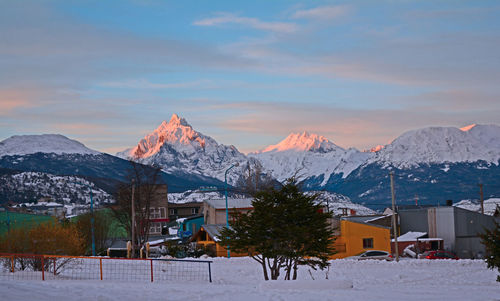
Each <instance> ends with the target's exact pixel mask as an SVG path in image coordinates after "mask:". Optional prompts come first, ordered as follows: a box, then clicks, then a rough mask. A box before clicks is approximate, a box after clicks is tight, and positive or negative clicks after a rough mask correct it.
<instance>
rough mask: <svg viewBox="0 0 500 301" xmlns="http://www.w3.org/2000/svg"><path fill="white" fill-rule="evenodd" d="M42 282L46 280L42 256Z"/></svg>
mask: <svg viewBox="0 0 500 301" xmlns="http://www.w3.org/2000/svg"><path fill="white" fill-rule="evenodd" d="M42 280H45V262H44V260H43V255H42Z"/></svg>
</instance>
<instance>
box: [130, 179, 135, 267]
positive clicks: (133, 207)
mask: <svg viewBox="0 0 500 301" xmlns="http://www.w3.org/2000/svg"><path fill="white" fill-rule="evenodd" d="M134 192H135V179H132V200H131V202H132V212H131V214H132V221H131V223H132V256H131V257H130V258H135V201H134Z"/></svg>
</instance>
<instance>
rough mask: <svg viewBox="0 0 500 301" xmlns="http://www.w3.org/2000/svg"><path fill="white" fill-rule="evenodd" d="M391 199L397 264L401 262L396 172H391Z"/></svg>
mask: <svg viewBox="0 0 500 301" xmlns="http://www.w3.org/2000/svg"><path fill="white" fill-rule="evenodd" d="M389 175H390V176H391V197H392V226H393V227H394V250H395V251H396V262H399V249H398V223H397V222H396V206H395V202H396V201H395V196H394V172H393V171H391V172H390V174H389Z"/></svg>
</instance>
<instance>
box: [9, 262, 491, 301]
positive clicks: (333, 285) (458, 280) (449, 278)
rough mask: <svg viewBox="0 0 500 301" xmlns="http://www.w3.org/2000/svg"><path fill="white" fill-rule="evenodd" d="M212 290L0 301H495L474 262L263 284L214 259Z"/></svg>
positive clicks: (64, 288) (103, 288)
mask: <svg viewBox="0 0 500 301" xmlns="http://www.w3.org/2000/svg"><path fill="white" fill-rule="evenodd" d="M212 273H213V280H214V282H213V283H208V282H199V281H197V282H186V281H178V282H154V283H151V282H145V281H137V282H117V281H85V280H80V281H76V280H61V281H45V282H42V281H2V282H0V291H1V292H2V296H1V298H0V299H2V300H121V301H125V300H259V301H262V300H481V301H483V300H500V283H497V282H495V278H496V273H495V272H494V271H492V270H488V269H486V265H485V263H484V262H483V261H480V260H458V261H449V260H448V261H447V260H403V261H401V262H399V263H396V262H385V261H359V262H358V261H351V260H336V261H333V262H332V266H331V268H330V271H329V273H328V278H329V279H325V277H326V273H325V272H324V271H323V272H321V271H312V273H311V274H312V277H314V278H315V280H314V281H313V280H312V277H311V274H310V273H309V272H308V269H307V268H304V267H302V268H301V269H299V275H298V277H299V280H297V281H283V280H278V281H267V282H266V281H263V279H262V271H261V270H260V268H259V266H258V265H257V264H256V263H255V262H254V261H253V260H252V259H249V258H231V259H229V260H228V259H226V258H216V259H214V263H213V265H212Z"/></svg>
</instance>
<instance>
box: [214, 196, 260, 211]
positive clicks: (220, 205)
mask: <svg viewBox="0 0 500 301" xmlns="http://www.w3.org/2000/svg"><path fill="white" fill-rule="evenodd" d="M252 201H253V199H252V198H246V199H227V207H228V208H229V209H231V208H253V206H252ZM205 202H206V203H207V204H208V205H209V206H210V207H213V208H215V209H226V200H225V199H210V200H206V201H205Z"/></svg>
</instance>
